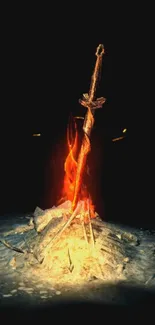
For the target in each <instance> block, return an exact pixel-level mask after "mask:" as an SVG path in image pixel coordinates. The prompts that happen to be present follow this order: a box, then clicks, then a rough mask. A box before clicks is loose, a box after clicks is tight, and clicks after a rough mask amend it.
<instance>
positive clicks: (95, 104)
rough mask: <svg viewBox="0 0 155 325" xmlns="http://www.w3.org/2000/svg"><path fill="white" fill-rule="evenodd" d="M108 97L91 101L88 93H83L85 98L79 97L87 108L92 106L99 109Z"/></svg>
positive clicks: (80, 101)
mask: <svg viewBox="0 0 155 325" xmlns="http://www.w3.org/2000/svg"><path fill="white" fill-rule="evenodd" d="M105 101H106V98H104V97H99V98H97V99H96V100H94V101H92V102H90V101H89V95H88V94H83V99H79V103H80V104H81V105H82V106H84V107H86V108H90V109H93V110H94V109H97V108H101V107H102V105H103V104H104V103H105Z"/></svg>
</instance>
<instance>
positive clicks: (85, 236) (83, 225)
mask: <svg viewBox="0 0 155 325" xmlns="http://www.w3.org/2000/svg"><path fill="white" fill-rule="evenodd" d="M82 228H83V233H84V238H85V241H86V243H87V245H88V237H87V233H86V228H85V224H84V222H82Z"/></svg>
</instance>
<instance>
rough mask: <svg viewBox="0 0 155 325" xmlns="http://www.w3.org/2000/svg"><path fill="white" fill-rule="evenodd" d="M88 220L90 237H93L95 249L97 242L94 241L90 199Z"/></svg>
mask: <svg viewBox="0 0 155 325" xmlns="http://www.w3.org/2000/svg"><path fill="white" fill-rule="evenodd" d="M88 218H89V229H90V237H91V242H92V247H93V248H94V247H95V240H94V233H93V227H92V223H91V212H90V198H89V199H88Z"/></svg>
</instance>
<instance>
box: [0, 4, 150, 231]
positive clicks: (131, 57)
mask: <svg viewBox="0 0 155 325" xmlns="http://www.w3.org/2000/svg"><path fill="white" fill-rule="evenodd" d="M61 11H63V10H61ZM113 14H114V12H113ZM17 16H18V19H13V18H12V16H11V12H9V14H8V12H7V15H6V19H5V22H4V25H3V31H2V34H3V41H2V42H3V46H2V54H3V60H2V67H3V71H4V73H3V77H2V81H3V82H2V83H3V86H2V105H1V107H2V108H1V162H0V177H1V182H0V187H1V199H0V214H1V215H2V214H8V213H16V212H28V211H33V210H34V209H35V207H36V206H40V207H41V208H50V207H52V205H54V204H55V203H56V200H57V198H58V197H59V196H60V192H61V188H62V182H63V164H64V159H65V157H66V155H67V143H66V129H67V123H68V118H69V114H70V113H71V112H72V114H73V115H81V114H82V115H84V113H85V111H84V108H82V107H80V105H79V104H78V100H79V98H81V97H82V94H83V93H85V92H88V90H89V85H90V79H91V74H92V72H93V67H94V64H95V51H96V47H97V46H98V44H99V43H103V44H104V46H105V55H104V57H103V67H102V76H101V81H100V85H99V88H98V93H97V95H98V96H104V97H106V98H107V101H106V103H105V104H104V105H103V108H102V109H100V110H98V111H97V112H96V115H95V127H94V130H93V133H92V151H91V154H90V157H89V164H90V170H91V177H92V181H91V184H93V186H91V193H92V196H93V198H94V202H95V204H96V210H97V211H99V212H100V214H101V215H102V217H103V219H104V220H106V221H110V220H113V221H114V222H122V223H128V224H133V225H138V226H142V227H143V226H145V227H152V226H153V225H154V222H153V220H152V218H151V216H150V215H147V216H146V215H142V211H143V206H142V205H143V203H142V202H143V197H142V196H141V194H142V193H143V189H142V185H143V182H142V179H141V177H139V176H138V175H139V174H141V173H140V172H139V168H140V166H139V162H140V160H141V159H139V157H138V154H137V152H138V150H139V145H140V142H137V138H136V136H137V133H134V132H133V124H132V122H133V120H134V115H135V111H136V107H137V106H136V104H135V102H136V100H137V97H138V90H137V91H136V92H135V78H136V69H137V68H136V69H135V67H136V64H137V56H138V54H139V50H140V48H137V47H135V46H134V44H135V43H134V42H135V38H134V36H133V35H134V34H135V33H136V32H137V30H136V31H134V32H133V30H132V29H131V23H130V25H128V24H127V23H125V21H126V18H127V16H126V15H124V16H121V20H120V17H119V16H117V17H116V16H115V20H114V19H113V17H112V13H111V14H110V15H109V16H108V17H107V16H106V13H105V14H103V15H102V18H100V17H99V18H98V17H97V13H96V11H95V13H94V17H95V18H96V20H95V21H94V19H93V18H91V17H89V18H90V19H88V17H87V21H85V15H84V13H83V12H82V11H81V12H80V14H79V13H77V18H76V19H75V17H74V15H72V16H69V19H68V16H66V15H65V14H64V15H63V19H62V18H59V19H56V20H54V12H53V11H52V12H51V17H50V18H47V19H46V17H44V16H39V17H38V16H37V13H36V14H34V12H33V15H32V17H31V18H30V17H29V16H28V17H24V16H23V14H21V15H17ZM10 17H11V19H10ZM57 18H58V16H57ZM97 18H98V19H97ZM122 19H123V20H122ZM75 20H76V21H75ZM88 21H89V23H88ZM136 43H137V40H136ZM137 51H138V52H137ZM134 70H135V73H134ZM139 78H140V77H139ZM137 84H138V82H137ZM129 118H130V123H129ZM124 128H127V133H126V137H125V139H123V140H121V141H118V142H115V143H114V142H112V139H113V138H115V137H119V136H121V135H122V130H123V129H124ZM33 133H41V137H32V134H33ZM133 139H134V141H133ZM133 143H134V149H136V154H135V153H134V150H133ZM135 143H136V144H135ZM137 143H138V145H137ZM137 159H138V160H137ZM143 177H144V176H143ZM139 196H141V199H139Z"/></svg>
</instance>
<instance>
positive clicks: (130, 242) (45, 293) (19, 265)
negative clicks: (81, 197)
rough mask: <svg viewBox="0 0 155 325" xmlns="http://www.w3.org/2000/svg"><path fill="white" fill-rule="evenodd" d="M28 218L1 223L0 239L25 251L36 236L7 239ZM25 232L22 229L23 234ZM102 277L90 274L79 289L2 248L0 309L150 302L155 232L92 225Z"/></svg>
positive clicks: (16, 235) (30, 233)
mask: <svg viewBox="0 0 155 325" xmlns="http://www.w3.org/2000/svg"><path fill="white" fill-rule="evenodd" d="M29 218H30V215H20V216H14V217H13V218H10V217H8V218H7V217H5V219H4V218H3V217H1V218H0V239H1V240H2V241H4V240H5V241H6V242H9V243H10V244H11V245H12V246H15V247H18V248H21V249H25V248H26V247H27V245H28V243H29V239H32V238H33V240H34V239H35V236H36V232H35V230H34V229H30V230H29V231H28V232H24V231H23V232H20V233H13V232H14V231H13V232H12V233H10V230H13V229H15V228H17V226H20V227H21V226H22V225H23V227H27V223H28V221H29ZM23 229H24V228H23ZM93 229H94V235H95V237H96V244H95V245H97V247H100V251H101V252H102V255H103V260H102V259H101V260H99V261H98V262H99V266H100V270H101V276H98V275H97V274H96V273H94V274H90V272H89V276H88V277H87V279H86V278H85V279H84V281H83V282H81V283H80V281H79V278H78V281H77V282H76V278H75V277H74V275H75V274H74V271H73V273H70V279H71V277H72V276H73V277H74V281H71V280H70V281H69V283H68V284H67V285H66V284H65V283H64V282H63V281H58V279H57V278H56V277H54V276H53V274H52V269H50V270H48V273H47V270H43V269H42V268H41V266H40V265H38V262H37V261H36V260H35V259H34V258H32V260H31V259H30V255H29V256H26V255H25V254H22V253H18V252H15V251H13V250H11V249H9V248H7V247H6V246H5V245H4V244H3V243H2V242H0V304H1V307H5V306H19V305H20V306H21V307H22V306H27V307H34V306H46V305H47V303H48V304H55V303H61V302H64V303H66V302H68V301H71V302H73V301H75V302H76V301H79V302H84V303H88V302H89V303H99V304H102V303H106V304H112V305H124V306H128V305H134V304H135V303H137V304H142V303H145V302H148V301H150V303H152V301H154V297H155V232H153V231H149V230H143V229H133V228H127V227H123V226H122V225H115V224H112V223H105V222H103V221H101V220H100V219H96V220H95V219H94V220H93Z"/></svg>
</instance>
